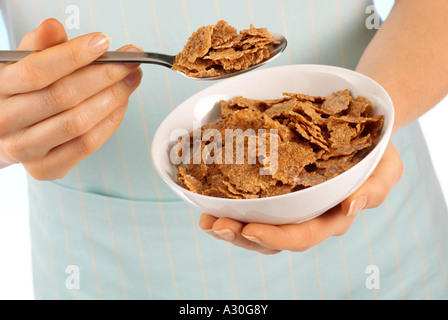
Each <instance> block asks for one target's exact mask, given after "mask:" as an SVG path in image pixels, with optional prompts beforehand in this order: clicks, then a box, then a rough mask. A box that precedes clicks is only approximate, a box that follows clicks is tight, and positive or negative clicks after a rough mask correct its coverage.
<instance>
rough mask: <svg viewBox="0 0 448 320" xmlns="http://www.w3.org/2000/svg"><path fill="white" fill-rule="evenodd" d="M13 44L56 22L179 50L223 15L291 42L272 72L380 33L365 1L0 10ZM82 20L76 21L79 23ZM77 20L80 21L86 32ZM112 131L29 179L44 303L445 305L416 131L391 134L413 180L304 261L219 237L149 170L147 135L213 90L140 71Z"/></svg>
mask: <svg viewBox="0 0 448 320" xmlns="http://www.w3.org/2000/svg"><path fill="white" fill-rule="evenodd" d="M5 2H6V4H7V7H6V8H4V9H5V12H6V18H7V19H8V26H9V29H10V30H9V31H10V35H11V40H12V41H13V46H14V45H17V43H18V42H19V41H20V39H21V38H22V37H23V35H24V34H26V33H27V32H29V31H30V30H32V29H34V28H35V27H36V26H37V25H38V24H39V23H40V22H41V21H42V20H44V19H46V18H49V17H53V18H57V19H58V20H60V21H61V22H62V23H64V24H65V25H66V27H67V29H68V30H67V31H68V33H69V37H70V38H73V37H76V36H79V35H82V34H85V33H88V32H92V31H102V32H105V33H107V34H109V35H110V36H111V38H112V46H111V48H112V49H116V48H118V47H120V46H122V45H125V44H127V43H135V44H138V45H140V46H141V47H143V48H144V50H145V51H154V52H162V53H169V54H175V53H177V52H178V51H180V49H181V48H182V47H183V45H184V44H185V42H186V40H187V39H188V37H189V35H190V34H191V33H192V32H193V31H195V30H196V29H197V28H198V27H200V26H203V25H208V24H214V23H216V21H218V20H220V19H224V20H226V21H227V22H229V24H231V25H232V26H234V27H235V28H237V29H245V28H247V27H248V26H249V24H251V23H252V24H254V25H255V26H256V27H268V28H269V30H272V31H276V32H280V33H283V34H285V35H286V37H287V39H288V41H289V46H288V48H287V51H286V52H285V53H284V54H283V55H282V56H281V57H280V58H279V59H276V60H275V61H274V62H272V63H270V64H269V67H270V66H275V65H286V64H302V63H307V64H308V63H318V64H327V65H336V66H342V67H346V68H350V69H354V68H355V66H356V64H357V62H358V60H359V58H360V56H361V54H362V52H363V50H364V49H365V47H366V46H367V44H368V43H369V41H370V39H371V38H372V36H373V35H374V30H369V29H368V28H367V27H366V24H365V21H366V19H367V17H368V15H369V14H366V9H367V8H368V6H370V5H371V1H369V0H319V1H317V0H246V1H243V0H226V1H223V0H213V1H212V0H209V1H203V0H202V1H200V0H163V1H162V0H128V1H124V0H107V1H106V0H71V1H67V0H34V1H29V0H13V1H12V0H11V1H3V2H2V5H5ZM78 18H79V21H78ZM78 22H79V23H78ZM142 68H143V71H144V79H143V81H142V84H141V86H140V87H139V89H137V91H136V92H135V93H134V94H133V95H132V97H131V99H130V104H129V108H128V111H127V114H126V116H125V119H124V121H123V123H122V125H121V126H120V128H119V129H118V130H117V132H116V133H115V134H114V135H113V136H112V137H111V138H110V139H109V140H108V141H107V142H106V143H105V144H104V145H103V146H102V147H101V149H100V150H98V151H97V152H96V153H95V154H93V155H92V156H90V157H89V158H88V159H86V160H85V161H83V162H81V163H80V164H79V165H78V166H77V167H75V168H74V169H73V170H72V171H71V172H70V173H69V174H68V175H67V176H66V177H65V178H64V179H61V180H57V181H52V182H38V181H35V180H33V179H32V178H29V194H30V207H31V212H30V221H31V222H30V223H31V233H32V234H31V237H32V258H33V276H34V288H35V294H36V298H38V299H440V298H442V299H443V298H447V297H448V232H446V230H448V215H447V210H446V207H445V202H444V200H443V196H442V193H441V190H440V187H439V183H438V181H437V177H436V175H435V173H434V170H433V168H432V165H431V159H430V158H429V155H428V152H427V148H426V144H425V141H424V139H423V136H422V133H421V131H420V128H419V126H418V123H412V124H410V125H408V126H407V127H405V128H403V129H402V130H400V131H399V132H397V133H396V134H394V136H393V137H392V142H393V143H394V145H395V146H396V147H397V149H398V150H399V152H400V155H401V157H402V159H403V162H404V166H405V171H404V175H403V177H402V179H401V180H400V182H399V183H398V185H397V186H396V187H395V188H394V189H393V190H392V191H391V193H390V194H389V196H388V198H387V200H386V201H385V202H384V203H383V204H382V205H381V206H380V207H379V208H377V209H371V210H366V211H364V212H362V213H360V214H359V215H358V217H357V218H356V219H355V222H354V224H353V225H352V227H351V228H350V230H349V231H348V233H347V234H346V235H344V236H343V237H333V238H329V239H327V240H326V241H324V242H323V243H321V244H320V245H318V246H316V247H314V248H312V249H310V250H308V251H306V252H303V253H292V252H281V253H280V254H277V255H273V256H264V255H261V254H258V253H255V252H251V251H247V250H244V249H241V248H237V247H234V246H232V245H229V244H228V243H226V242H222V241H217V240H215V239H213V238H211V237H210V236H208V235H206V234H204V233H203V232H201V231H200V230H199V228H198V226H197V224H198V219H199V216H200V214H201V212H199V211H198V210H196V209H195V208H193V207H191V206H189V205H188V204H186V203H185V202H183V201H181V200H179V198H178V197H177V196H176V195H175V194H174V193H173V192H172V191H171V190H170V189H169V188H168V187H167V186H166V185H165V183H164V182H163V181H162V180H161V179H160V178H159V177H158V176H157V174H156V173H155V171H154V170H153V168H152V166H151V161H150V159H151V154H150V152H151V151H150V150H151V148H150V147H151V139H152V137H153V134H154V132H155V130H156V129H157V127H158V125H159V123H160V122H161V121H162V120H163V119H164V118H165V117H166V116H167V115H168V113H169V112H170V111H171V110H173V109H174V108H175V107H176V106H177V105H178V104H180V103H181V102H182V101H184V100H185V99H186V98H188V97H189V96H191V95H193V94H194V93H196V92H198V91H199V90H201V89H203V88H205V87H207V86H208V85H210V84H208V83H203V82H197V81H191V80H188V79H186V78H184V77H182V76H180V75H178V74H176V73H174V72H170V71H169V70H168V69H165V68H162V67H160V66H152V65H145V66H142Z"/></svg>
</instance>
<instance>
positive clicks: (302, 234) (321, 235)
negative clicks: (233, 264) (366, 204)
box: [242, 206, 355, 252]
mask: <svg viewBox="0 0 448 320" xmlns="http://www.w3.org/2000/svg"><path fill="white" fill-rule="evenodd" d="M354 219H355V217H354V216H352V217H347V216H346V215H345V214H344V212H343V211H342V210H341V208H340V206H337V207H335V208H333V209H331V210H329V211H327V212H326V213H324V214H323V215H321V216H319V217H317V218H314V219H312V220H309V221H306V222H303V223H299V224H289V225H279V226H274V225H267V224H258V223H249V224H247V225H246V226H245V227H244V228H243V230H242V235H243V236H244V237H245V238H246V239H247V240H249V241H251V242H253V243H256V244H258V245H260V246H263V247H265V248H268V249H271V250H289V251H298V252H303V251H305V250H308V249H309V248H311V247H313V246H315V245H317V244H319V243H321V242H322V241H324V240H325V239H327V238H329V237H331V236H335V235H339V234H341V233H343V232H345V231H346V230H347V229H348V228H349V226H350V225H351V224H352V223H353V220H354Z"/></svg>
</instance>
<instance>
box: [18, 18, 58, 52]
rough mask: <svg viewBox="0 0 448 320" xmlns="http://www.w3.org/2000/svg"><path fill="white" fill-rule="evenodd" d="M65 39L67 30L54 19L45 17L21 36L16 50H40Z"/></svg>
mask: <svg viewBox="0 0 448 320" xmlns="http://www.w3.org/2000/svg"><path fill="white" fill-rule="evenodd" d="M66 41H67V32H65V29H64V27H63V26H62V24H61V23H60V22H59V21H58V20H56V19H47V20H45V21H43V22H42V23H41V24H40V25H39V26H38V27H37V28H36V29H34V30H33V31H31V32H29V33H27V34H26V35H25V36H24V37H23V39H22V42H21V43H20V45H19V47H18V48H17V50H31V51H40V50H45V49H47V48H50V47H53V46H55V45H58V44H61V43H64V42H66Z"/></svg>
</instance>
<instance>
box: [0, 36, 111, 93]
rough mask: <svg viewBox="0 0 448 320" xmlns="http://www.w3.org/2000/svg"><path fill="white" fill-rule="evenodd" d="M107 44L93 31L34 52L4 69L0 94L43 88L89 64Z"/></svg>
mask: <svg viewBox="0 0 448 320" xmlns="http://www.w3.org/2000/svg"><path fill="white" fill-rule="evenodd" d="M109 45H110V38H109V37H108V36H107V35H105V34H102V33H98V32H97V33H92V34H88V35H84V36H81V37H78V38H75V39H73V40H70V41H67V42H65V43H62V44H59V45H57V46H54V47H51V48H48V49H46V50H43V51H40V52H35V53H33V54H31V55H29V56H27V57H25V58H24V59H22V60H20V61H19V62H17V63H13V64H9V65H6V66H4V68H3V70H2V77H1V82H2V88H1V93H2V94H3V95H14V94H19V93H24V92H30V91H36V90H40V89H42V88H45V87H47V86H49V85H50V84H52V83H54V82H55V81H57V80H59V79H61V78H62V77H64V76H66V75H68V74H71V73H72V72H74V71H75V70H78V69H80V68H82V67H84V66H86V65H88V64H90V63H91V62H93V61H94V60H95V59H96V58H98V57H99V56H101V55H102V54H103V53H104V52H105V51H106V50H107V48H108V47H109Z"/></svg>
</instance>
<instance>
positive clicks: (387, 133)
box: [151, 64, 395, 203]
mask: <svg viewBox="0 0 448 320" xmlns="http://www.w3.org/2000/svg"><path fill="white" fill-rule="evenodd" d="M291 67H292V68H299V69H300V68H303V69H313V70H314V71H325V70H333V71H338V72H342V73H347V74H351V75H355V76H357V77H360V78H364V80H367V81H368V82H371V83H373V84H374V85H375V86H377V87H378V88H379V89H380V90H381V91H383V93H384V97H385V100H386V102H387V103H386V104H387V105H389V106H391V111H390V115H389V116H388V117H389V121H388V126H387V127H386V128H385V127H383V130H384V131H383V132H382V136H381V138H380V140H379V141H378V143H377V145H376V146H375V147H374V148H373V149H372V150H370V152H369V153H368V154H367V155H366V156H365V157H364V158H362V159H361V160H360V161H359V162H358V163H357V164H355V165H354V166H353V167H351V168H350V169H348V170H346V171H344V172H342V173H341V174H339V175H337V176H336V177H333V178H331V179H329V180H327V181H325V182H322V183H319V184H317V185H315V186H312V187H307V188H305V189H302V190H298V191H294V192H290V193H286V194H281V195H276V196H270V197H264V198H254V199H234V198H221V197H213V196H207V195H203V194H200V193H196V192H193V191H190V190H188V189H186V188H184V187H182V186H181V185H180V184H178V183H176V182H175V181H174V180H173V179H172V178H171V179H167V178H165V174H163V173H162V172H161V170H160V168H159V166H157V164H156V161H155V154H156V153H155V152H156V150H154V148H155V147H154V146H155V143H154V141H155V139H156V138H157V136H158V134H159V133H160V130H161V128H162V127H163V125H164V124H165V123H166V122H168V121H169V119H170V118H171V117H172V115H173V114H174V113H175V112H176V110H180V109H178V107H179V106H181V105H183V104H187V103H188V101H189V100H192V99H194V98H196V97H197V96H198V95H201V94H205V93H206V92H207V91H209V90H212V89H214V88H215V87H216V86H219V85H222V84H223V83H228V82H231V81H232V80H233V79H232V78H230V79H224V80H222V81H220V82H218V83H217V84H214V85H212V86H210V87H207V88H205V89H202V90H200V91H198V92H196V93H195V94H193V95H191V96H190V97H189V98H187V99H186V100H184V101H182V102H181V103H180V104H178V105H177V107H175V108H174V109H173V110H172V111H171V112H170V113H169V114H168V115H167V116H166V118H165V119H164V120H163V121H162V122H161V123H160V124H159V127H158V128H157V130H156V131H155V134H154V136H153V141H152V147H151V149H152V150H151V151H152V152H151V160H152V164H153V167H154V168H155V170H156V172H157V173H158V175H159V176H160V177H161V178H162V180H163V181H165V183H167V184H169V185H170V186H171V187H173V188H175V189H177V190H179V191H180V192H182V193H185V194H188V195H191V196H193V197H196V198H198V199H208V200H210V199H212V200H213V201H217V202H226V203H228V202H229V201H230V202H233V203H237V202H239V203H242V202H244V203H249V202H263V201H272V200H274V199H285V198H289V197H294V196H297V194H301V195H304V196H306V194H307V193H310V192H313V191H314V190H316V189H317V188H318V187H321V186H322V185H324V184H328V183H330V182H331V183H337V181H338V180H341V179H343V178H344V177H345V176H346V175H347V174H349V173H350V172H351V171H352V170H353V169H354V168H355V167H359V166H360V165H361V163H364V162H367V161H369V160H370V158H372V157H374V156H375V153H376V152H374V151H377V150H378V149H380V151H379V154H378V159H377V160H376V162H375V164H374V166H372V167H371V168H370V169H369V171H368V174H367V175H366V176H365V177H363V179H361V180H360V181H362V183H363V182H364V181H365V180H366V179H367V178H368V177H369V176H370V175H371V173H372V172H373V171H374V170H375V168H376V166H377V165H378V162H379V161H380V160H381V158H382V156H383V154H384V151H385V149H386V147H387V145H388V141H389V140H390V137H391V135H392V129H393V125H394V120H395V108H394V104H393V101H392V99H391V97H390V95H389V94H388V92H387V91H386V89H384V88H383V87H382V86H381V85H380V84H379V83H378V82H377V81H375V80H373V79H372V78H370V77H368V76H366V75H364V74H362V73H360V72H357V71H355V70H351V69H347V68H343V67H337V66H332V65H325V64H291V65H282V66H276V67H270V68H261V69H259V70H255V71H252V72H250V75H251V76H253V75H254V74H255V73H263V72H269V71H275V70H280V69H287V68H291ZM313 70H312V71H313ZM247 76H248V74H243V75H240V76H238V78H240V79H241V78H242V77H247ZM177 112H179V111H177Z"/></svg>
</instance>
